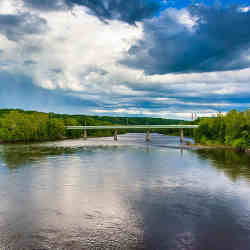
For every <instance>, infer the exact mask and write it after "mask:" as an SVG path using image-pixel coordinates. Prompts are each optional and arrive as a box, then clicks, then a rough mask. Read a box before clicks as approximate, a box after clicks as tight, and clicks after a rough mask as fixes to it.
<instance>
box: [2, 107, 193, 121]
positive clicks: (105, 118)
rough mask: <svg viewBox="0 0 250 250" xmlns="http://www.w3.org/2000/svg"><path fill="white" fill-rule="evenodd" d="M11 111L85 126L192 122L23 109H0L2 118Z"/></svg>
mask: <svg viewBox="0 0 250 250" xmlns="http://www.w3.org/2000/svg"><path fill="white" fill-rule="evenodd" d="M11 111H18V112H21V113H25V114H49V116H50V117H51V118H62V119H66V118H74V119H75V120H77V121H78V123H79V124H82V125H84V124H85V122H86V125H97V124H98V125H101V124H104V125H105V124H106V125H108V124H119V125H127V123H128V124H129V125H171V124H180V123H182V124H183V123H185V124H189V123H190V122H188V121H184V120H175V119H164V118H150V117H115V116H89V115H69V114H56V113H44V112H37V111H32V110H28V111H27V110H22V109H0V118H1V116H3V115H5V114H8V113H10V112H11Z"/></svg>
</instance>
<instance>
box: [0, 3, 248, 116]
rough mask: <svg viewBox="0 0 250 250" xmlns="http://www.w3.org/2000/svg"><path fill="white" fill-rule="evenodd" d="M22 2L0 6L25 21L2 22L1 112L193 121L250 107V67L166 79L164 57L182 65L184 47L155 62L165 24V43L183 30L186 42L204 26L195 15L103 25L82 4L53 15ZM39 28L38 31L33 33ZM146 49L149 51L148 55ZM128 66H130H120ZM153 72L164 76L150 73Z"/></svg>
mask: <svg viewBox="0 0 250 250" xmlns="http://www.w3.org/2000/svg"><path fill="white" fill-rule="evenodd" d="M17 3H19V4H17ZM21 3H22V1H21V0H3V1H1V2H0V15H1V16H3V15H10V16H15V17H16V18H17V19H18V20H20V22H17V27H19V28H15V26H14V25H12V24H11V25H9V26H8V28H6V27H7V26H6V24H5V23H6V21H3V22H2V23H0V26H1V25H2V27H5V31H4V32H3V30H4V29H2V32H0V44H1V48H0V69H1V71H0V106H1V107H11V106H12V107H18V106H20V107H21V108H27V109H39V110H42V111H55V112H63V113H67V112H68V113H85V114H105V115H131V116H132V115H137V116H143V115H147V116H155V117H157V116H160V117H171V118H181V117H185V118H191V115H190V113H191V112H195V111H196V112H217V111H228V110H230V109H231V108H237V109H244V108H247V107H249V106H250V104H249V100H250V89H249V81H250V69H241V70H234V71H233V70H231V71H220V70H219V71H217V70H215V71H214V72H201V71H199V72H196V71H195V73H194V72H190V71H188V70H186V71H184V72H181V71H180V72H178V74H176V72H170V73H167V74H165V73H164V71H162V69H163V68H162V65H164V60H162V61H161V60H159V66H157V64H156V63H157V61H158V58H159V59H161V56H162V55H164V53H165V52H164V51H167V50H169V51H170V52H172V53H173V55H176V62H178V63H179V62H181V58H182V55H181V53H180V54H178V53H177V52H178V51H179V50H180V49H184V48H185V46H184V45H180V44H178V42H176V43H172V44H171V43H170V44H165V45H164V44H160V43H159V50H158V52H157V53H158V54H154V53H153V54H152V55H150V57H149V55H148V53H147V52H148V51H149V50H148V46H149V45H150V46H151V48H154V49H155V50H156V49H157V48H156V47H154V46H155V45H156V43H155V38H154V36H158V34H161V32H163V31H164V32H165V33H166V29H165V28H166V26H165V20H168V22H167V23H168V26H167V28H168V29H167V35H166V38H167V37H168V36H169V34H172V36H173V37H178V39H179V40H180V39H181V35H180V33H181V32H183V34H184V36H183V39H185V37H186V34H189V36H190V37H191V35H193V36H196V32H197V27H200V26H201V24H200V20H199V18H198V15H197V14H193V13H191V10H190V9H180V10H178V9H168V10H165V11H164V12H163V13H162V15H161V16H159V17H155V18H153V19H150V20H149V19H148V20H143V21H139V22H136V25H134V24H133V23H130V22H127V21H126V22H124V20H121V19H120V18H117V19H112V18H111V19H105V20H106V22H104V20H103V19H102V18H100V17H97V16H95V15H93V12H92V13H90V9H88V8H86V6H82V5H79V4H75V5H72V6H71V7H70V8H65V7H63V8H54V10H53V9H50V10H51V11H48V10H46V9H45V8H44V9H41V7H40V8H39V7H38V4H39V2H37V7H36V8H35V7H34V6H33V7H32V6H31V5H30V4H31V2H30V3H29V4H28V2H26V4H25V5H23V4H21ZM48 3H49V2H48ZM40 4H42V1H41V2H40ZM58 6H59V5H58ZM207 11H208V12H210V9H208V10H207ZM211 11H212V13H213V12H214V9H213V8H211ZM27 13H29V14H27ZM241 13H243V12H241ZM207 15H208V14H207ZM23 16H26V19H25V18H23ZM22 18H23V19H22ZM197 18H198V19H197ZM40 19H41V20H43V21H42V25H41V26H40V24H39V23H40V22H39V21H37V25H36V29H35V30H34V31H29V30H28V31H27V30H26V29H25V28H26V27H25V25H24V23H26V24H27V23H29V22H30V23H36V22H33V21H32V20H40ZM21 20H22V21H21ZM23 20H26V21H23ZM107 20H108V21H107ZM163 21H164V22H163ZM7 23H8V22H7ZM158 24H159V25H158ZM197 24H198V26H197ZM18 25H19V26H18ZM22 25H23V26H22ZM27 26H28V25H27ZM32 28H33V27H32V25H31V26H30V27H27V29H32ZM154 28H155V33H154V32H153V30H152V29H154ZM10 30H11V31H12V33H11V32H10ZM7 31H8V32H7ZM10 34H11V35H10ZM159 37H160V35H159ZM153 38H154V39H153ZM208 38H209V37H208ZM164 39H165V38H164ZM164 39H163V41H165V40H164ZM178 39H177V41H179V40H178ZM228 39H229V40H230V37H228ZM159 40H160V38H159ZM236 40H237V39H236ZM190 41H191V40H190ZM143 43H144V44H143ZM231 43H232V41H229V44H231ZM139 45H140V46H141V45H143V46H144V52H145V53H142V50H141V48H142V47H139ZM160 46H162V47H160ZM171 46H172V47H171ZM186 46H191V45H190V44H187V45H186ZM182 47H183V48H182ZM131 48H132V49H131ZM170 48H171V49H170ZM133 50H134V51H133ZM135 52H136V53H137V52H138V53H137V54H136V56H137V57H138V58H137V60H138V62H139V60H141V62H144V64H141V67H137V65H135V63H134V61H133V60H134V59H135V58H133V60H132V61H133V63H134V64H133V63H132V61H131V59H132V57H133V53H135ZM128 53H130V54H129V55H128ZM156 55H157V56H156ZM153 56H154V58H153ZM195 56H196V55H194V58H195ZM186 57H187V56H186ZM152 58H153V59H154V60H153V61H152ZM187 58H188V57H187ZM128 59H129V60H128ZM239 60H242V58H241V57H240V58H239ZM125 61H126V62H128V61H129V63H126V64H125V63H123V64H121V63H120V62H125ZM131 63H132V64H131ZM171 63H172V62H170V64H171ZM173 63H174V62H173ZM149 65H151V66H150V67H151V68H150V67H149ZM191 65H193V64H191ZM147 67H148V71H150V70H151V73H152V72H153V73H154V72H156V73H157V74H149V73H148V72H146V73H147V74H145V71H144V70H145V68H147ZM171 67H172V66H171ZM195 67H196V66H195ZM197 71H198V70H197ZM160 72H163V74H160ZM7 76H8V77H7ZM170 113H173V114H172V115H171V114H170ZM184 113H186V114H184Z"/></svg>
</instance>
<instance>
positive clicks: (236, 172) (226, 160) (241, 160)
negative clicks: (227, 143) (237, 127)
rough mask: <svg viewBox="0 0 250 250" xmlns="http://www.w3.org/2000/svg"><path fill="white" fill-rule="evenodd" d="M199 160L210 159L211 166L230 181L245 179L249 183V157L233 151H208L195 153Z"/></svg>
mask: <svg viewBox="0 0 250 250" xmlns="http://www.w3.org/2000/svg"><path fill="white" fill-rule="evenodd" d="M197 153H198V155H199V157H200V158H201V159H204V160H206V159H211V160H212V165H213V166H214V167H215V168H216V169H218V170H220V171H223V172H224V173H225V174H226V175H227V176H228V177H229V178H230V179H231V180H232V181H237V180H238V179H239V178H245V179H246V180H248V181H250V156H249V155H248V154H246V153H240V152H236V151H233V150H224V149H209V150H198V151H197Z"/></svg>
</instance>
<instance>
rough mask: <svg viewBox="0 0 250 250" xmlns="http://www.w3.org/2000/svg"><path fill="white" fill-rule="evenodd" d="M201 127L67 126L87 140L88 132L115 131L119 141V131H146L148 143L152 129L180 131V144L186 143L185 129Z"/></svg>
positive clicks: (115, 137) (116, 138) (115, 138)
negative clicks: (81, 133)
mask: <svg viewBox="0 0 250 250" xmlns="http://www.w3.org/2000/svg"><path fill="white" fill-rule="evenodd" d="M198 127H199V125H113V126H112V125H108V126H66V129H68V130H75V129H77V130H83V138H84V139H85V140H86V139H87V130H91V129H92V130H93V129H112V130H114V140H115V141H117V140H118V129H146V131H147V133H146V141H150V130H151V129H171V128H172V129H173V128H175V129H180V142H181V143H183V142H184V129H195V128H198Z"/></svg>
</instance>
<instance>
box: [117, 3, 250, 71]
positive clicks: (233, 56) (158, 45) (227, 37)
mask: <svg viewBox="0 0 250 250" xmlns="http://www.w3.org/2000/svg"><path fill="white" fill-rule="evenodd" d="M188 10H189V13H190V15H191V17H193V18H196V24H195V26H194V27H193V28H192V29H190V28H188V27H187V25H185V24H183V23H181V22H179V21H178V18H177V17H175V18H174V17H173V12H174V11H173V10H171V9H169V10H167V11H165V12H163V13H162V15H161V16H160V17H159V18H154V19H152V20H147V21H145V22H144V32H145V38H144V40H141V41H139V42H138V44H137V45H135V46H133V47H131V49H130V51H129V56H128V57H127V58H126V59H125V60H123V61H122V63H124V64H126V65H128V66H130V67H135V68H139V69H144V70H145V72H146V73H147V74H166V73H184V72H213V71H226V70H238V69H244V68H248V67H249V66H250V63H249V59H248V58H247V53H249V51H247V50H248V49H250V32H249V27H250V12H242V11H240V10H239V8H238V7H230V8H218V7H215V6H212V7H208V6H205V5H199V6H192V7H190V8H189V9H188ZM171 11H172V12H171ZM176 13H177V12H176Z"/></svg>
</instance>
